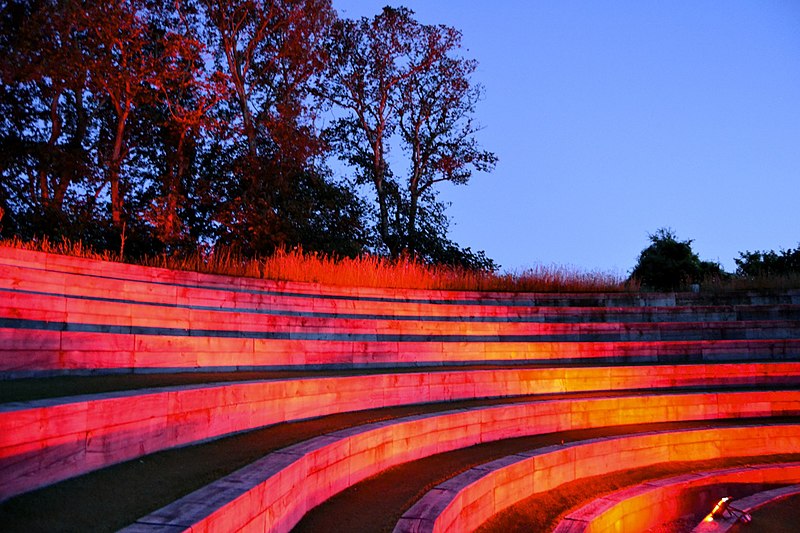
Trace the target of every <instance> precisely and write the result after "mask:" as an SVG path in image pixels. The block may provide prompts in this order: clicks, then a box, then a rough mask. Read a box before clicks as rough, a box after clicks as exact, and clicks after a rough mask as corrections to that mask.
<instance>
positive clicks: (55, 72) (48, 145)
mask: <svg viewBox="0 0 800 533" xmlns="http://www.w3.org/2000/svg"><path fill="white" fill-rule="evenodd" d="M80 17H81V8H80V5H79V3H78V2H75V1H64V2H61V3H50V2H44V1H39V2H35V1H34V2H25V1H13V2H8V3H7V4H6V5H5V6H4V7H3V9H2V11H0V25H1V26H2V31H0V34H2V36H3V37H2V38H0V54H2V56H3V57H4V61H3V62H2V64H0V79H2V96H0V108H1V109H0V111H1V112H2V113H1V114H2V116H3V117H4V118H3V121H2V127H0V129H1V130H2V131H0V147H1V148H2V149H0V153H1V154H2V155H1V156H0V160H2V162H1V163H0V168H1V169H2V173H3V184H4V189H5V193H4V195H5V196H6V197H7V201H8V202H9V203H11V204H13V205H15V207H16V210H17V212H18V214H22V213H25V216H24V217H21V218H25V219H27V222H28V224H29V225H31V226H32V227H30V228H29V229H28V231H34V232H35V231H38V230H39V229H41V228H47V227H51V228H52V227H56V228H57V227H60V226H63V225H64V224H63V222H64V217H65V216H66V213H64V207H65V206H64V202H65V199H66V197H67V194H68V191H69V188H70V186H72V185H74V184H78V183H81V182H85V180H86V176H87V175H89V174H90V173H91V172H92V164H91V162H90V157H89V154H88V149H87V145H86V144H87V142H88V138H87V137H88V129H89V113H90V110H89V109H88V108H87V103H86V101H85V100H86V90H87V79H88V72H87V69H86V67H85V65H84V61H83V59H84V57H85V49H86V47H85V35H84V33H83V32H82V29H81V28H82V27H81V24H80ZM54 221H55V222H60V223H55V224H54V223H53V222H54ZM18 229H20V230H22V228H21V227H19V228H18Z"/></svg>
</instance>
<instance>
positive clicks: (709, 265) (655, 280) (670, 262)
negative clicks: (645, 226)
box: [631, 228, 726, 291]
mask: <svg viewBox="0 0 800 533" xmlns="http://www.w3.org/2000/svg"><path fill="white" fill-rule="evenodd" d="M648 237H649V239H650V246H648V247H647V248H645V249H644V250H642V252H641V253H640V254H639V260H638V261H637V263H636V266H635V267H634V269H633V271H632V272H631V278H632V279H636V280H638V281H639V282H640V283H641V285H642V286H643V287H646V288H649V289H654V290H660V291H672V290H677V289H681V288H684V287H687V286H688V285H689V284H691V283H700V282H701V281H703V280H704V279H707V278H722V277H725V275H726V274H725V272H724V271H723V270H722V267H721V266H720V265H719V264H718V263H714V262H711V261H701V260H700V258H699V257H698V256H697V254H696V253H694V252H693V251H692V241H691V240H685V241H681V240H678V238H677V235H675V232H674V231H673V230H672V229H669V228H660V229H658V230H657V231H656V232H655V233H653V234H651V235H648Z"/></svg>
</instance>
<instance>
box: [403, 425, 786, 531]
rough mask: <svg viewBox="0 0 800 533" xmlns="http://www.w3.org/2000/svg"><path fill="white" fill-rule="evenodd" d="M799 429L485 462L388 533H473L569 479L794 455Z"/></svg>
mask: <svg viewBox="0 0 800 533" xmlns="http://www.w3.org/2000/svg"><path fill="white" fill-rule="evenodd" d="M798 439H800V425H796V424H795V425H749V426H748V425H743V426H741V427H729V428H709V429H689V430H676V431H668V432H653V433H648V434H637V435H626V436H622V437H609V438H600V439H592V440H588V441H583V442H577V443H569V444H564V445H559V446H551V447H549V448H543V449H538V450H532V451H530V452H528V453H521V454H516V455H513V456H508V457H505V458H502V459H498V460H496V461H492V462H490V463H487V464H485V465H481V466H479V467H474V468H471V469H470V470H468V471H466V472H464V473H462V474H459V475H457V476H455V477H454V478H452V479H450V480H448V481H446V482H444V483H441V484H439V485H438V486H437V487H436V488H434V489H432V490H431V491H430V492H428V493H427V494H426V495H425V496H424V497H423V498H422V499H421V500H420V501H418V502H417V503H416V504H415V505H414V506H413V507H412V508H411V509H409V510H408V511H407V512H406V513H405V514H404V515H403V517H402V518H401V519H400V521H399V522H398V524H397V527H396V528H395V530H394V532H395V533H406V532H412V531H413V532H416V533H422V532H433V531H437V532H439V531H441V532H445V531H473V530H475V529H476V528H477V527H478V526H480V525H481V524H482V523H484V522H485V521H486V520H488V519H489V518H490V517H491V516H493V515H495V514H497V513H499V512H500V511H502V510H504V509H506V508H507V507H509V506H511V505H513V504H515V503H517V502H519V501H521V500H522V499H524V498H526V497H529V496H532V495H534V494H536V493H541V492H545V491H547V490H550V489H552V488H555V487H557V486H559V485H561V484H563V483H567V482H570V481H573V480H576V479H581V478H585V477H591V476H596V475H600V474H603V473H611V472H614V471H617V470H629V469H633V468H641V467H644V466H648V465H653V464H657V463H661V462H670V461H678V460H682V459H684V458H686V457H692V459H694V460H703V459H711V458H717V457H735V456H737V455H741V454H742V452H743V450H747V452H746V453H747V455H748V456H757V455H769V454H775V453H794V452H796V451H797V442H798Z"/></svg>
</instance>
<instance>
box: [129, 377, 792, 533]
mask: <svg viewBox="0 0 800 533" xmlns="http://www.w3.org/2000/svg"><path fill="white" fill-rule="evenodd" d="M734 394H735V393H734ZM741 394H745V393H741ZM789 394H790V395H792V394H795V392H792V393H789ZM779 396H780V395H779V394H777V393H772V394H769V393H768V394H766V395H765V396H761V398H760V400H758V401H757V403H755V404H754V406H756V407H757V410H758V411H759V412H760V414H761V415H767V416H780V414H781V413H786V412H790V413H797V412H798V407H800V403H796V402H795V401H794V400H789V399H788V398H784V399H783V400H780V399H779ZM745 398H746V396H738V397H734V396H731V395H728V394H726V393H720V394H719V395H703V394H702V393H698V394H686V395H682V394H677V395H664V396H657V395H653V396H652V397H649V396H648V397H620V398H613V399H604V398H591V399H580V400H577V399H576V400H553V401H546V402H531V403H524V404H511V405H499V406H492V407H476V408H471V409H465V410H457V411H449V412H443V413H438V414H435V415H419V416H413V417H409V418H405V419H398V420H391V421H385V422H376V423H374V424H367V425H364V426H359V427H354V428H350V429H347V430H342V431H339V432H335V433H331V434H327V435H323V436H320V437H317V438H315V439H311V440H310V441H307V442H304V443H301V444H297V445H295V446H292V447H289V448H286V449H283V450H281V451H280V452H276V453H272V454H270V455H268V456H266V457H265V458H264V459H262V460H260V461H257V462H256V463H253V464H252V465H250V466H248V467H245V468H244V469H242V470H240V471H238V472H237V473H235V474H233V475H232V476H228V477H226V478H223V479H221V480H220V481H219V482H216V483H214V484H212V485H210V486H208V487H206V488H204V489H201V490H200V491H198V492H197V493H194V494H193V495H190V496H187V498H185V499H183V500H179V501H177V502H175V503H174V504H172V505H170V506H167V507H166V508H164V509H162V510H160V511H157V512H156V513H153V514H151V515H149V516H147V517H144V518H142V519H141V520H140V521H139V523H140V524H162V525H167V524H171V525H181V526H182V527H190V526H191V527H193V528H195V527H199V528H200V530H202V529H203V528H204V527H206V526H203V525H202V524H201V523H202V522H204V521H206V520H209V521H210V522H214V523H215V524H216V525H215V527H223V529H229V530H235V529H237V528H240V527H243V526H244V525H246V524H248V523H249V522H250V521H251V520H259V521H260V522H259V523H264V521H266V523H268V524H270V529H271V530H274V531H285V530H288V529H289V528H291V527H292V526H293V525H294V524H295V523H297V521H298V520H299V519H300V518H301V517H302V516H303V515H304V514H305V513H306V512H307V511H308V510H309V509H311V508H312V507H314V506H315V505H317V504H319V503H320V502H322V501H324V500H326V499H327V498H330V497H331V496H332V495H334V494H336V493H338V492H339V491H341V490H343V489H345V488H346V487H348V486H350V485H353V484H355V483H357V482H358V481H360V480H362V479H365V478H367V477H369V476H371V475H373V474H375V473H377V472H380V471H382V470H385V469H386V468H389V467H391V466H393V465H396V464H401V463H404V462H407V461H411V460H415V459H419V458H421V457H426V456H429V455H432V454H435V453H441V452H443V451H448V450H453V449H457V448H464V447H467V446H471V445H473V444H477V443H480V442H489V441H496V440H501V439H508V438H514V437H520V436H525V435H536V434H544V433H551V432H558V431H567V430H571V429H579V428H591V427H599V426H613V425H620V424H634V423H652V422H666V421H685V420H698V419H701V420H713V419H721V418H741V417H744V416H747V414H748V413H747V407H745V405H743V404H744V403H745V402H748V400H746V399H745ZM773 402H774V403H773ZM743 409H744V410H743ZM796 429H797V431H800V426H798V427H797V428H796ZM798 434H800V433H798ZM795 451H796V450H795ZM773 453H781V452H773ZM212 494H215V495H218V496H217V497H215V498H213V503H212V504H208V505H200V502H204V501H207V502H208V501H211V500H209V498H210V495H212ZM222 500H224V502H223V501H222ZM187 502H193V503H187ZM199 507H202V510H200V509H199ZM184 512H186V513H189V515H191V516H181V515H182V513H184ZM229 513H230V514H229ZM201 515H202V518H201ZM222 516H225V517H227V518H225V519H224V521H223V522H218V520H220V519H221V518H220V517H222ZM240 520H244V521H240Z"/></svg>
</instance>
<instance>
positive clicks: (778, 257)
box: [734, 245, 800, 278]
mask: <svg viewBox="0 0 800 533" xmlns="http://www.w3.org/2000/svg"><path fill="white" fill-rule="evenodd" d="M734 261H736V274H737V275H739V276H743V277H747V278H758V277H770V276H790V275H793V274H800V245H798V247H797V249H795V250H792V249H791V248H790V249H788V250H781V251H780V252H779V253H777V252H775V251H773V250H770V251H768V252H766V251H765V252H761V251H755V252H739V257H738V258H736V259H734Z"/></svg>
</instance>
